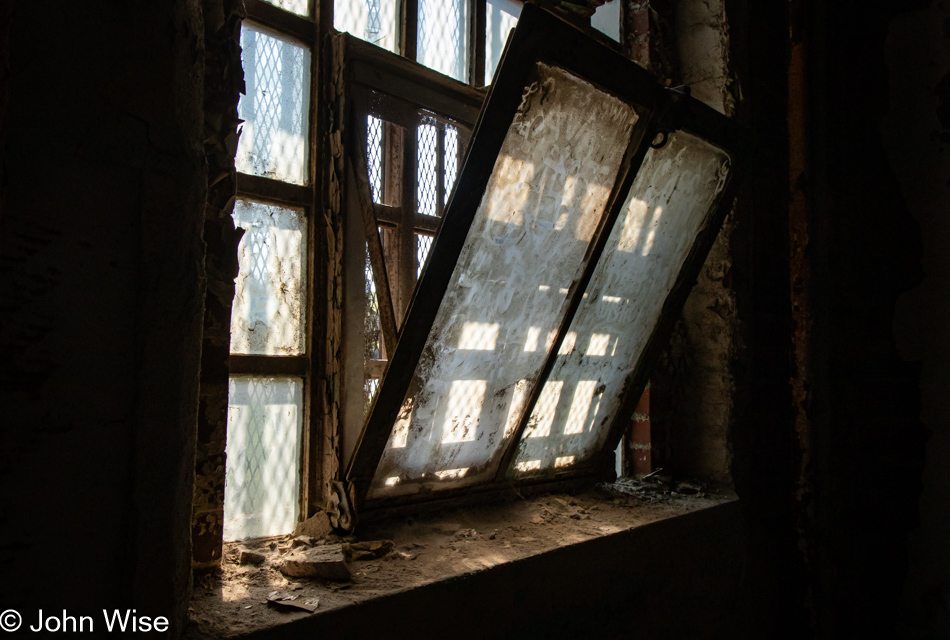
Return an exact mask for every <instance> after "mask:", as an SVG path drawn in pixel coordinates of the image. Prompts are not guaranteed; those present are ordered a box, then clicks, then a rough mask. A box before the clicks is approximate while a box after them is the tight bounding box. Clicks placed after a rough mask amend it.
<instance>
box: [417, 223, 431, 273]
mask: <svg viewBox="0 0 950 640" xmlns="http://www.w3.org/2000/svg"><path fill="white" fill-rule="evenodd" d="M431 248H432V236H426V235H423V234H421V233H417V234H416V278H418V277H419V276H421V275H422V267H424V266H425V265H426V258H428V257H429V249H431Z"/></svg>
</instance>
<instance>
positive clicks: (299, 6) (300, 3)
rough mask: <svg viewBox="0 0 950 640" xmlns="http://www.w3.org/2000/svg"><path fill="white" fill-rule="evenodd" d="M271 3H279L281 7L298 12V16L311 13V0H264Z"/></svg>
mask: <svg viewBox="0 0 950 640" xmlns="http://www.w3.org/2000/svg"><path fill="white" fill-rule="evenodd" d="M264 2H269V3H270V4H273V5H277V6H278V7H280V8H281V9H284V10H286V11H290V12H291V13H296V14H297V15H298V16H308V15H310V8H309V7H308V5H309V4H310V0H264Z"/></svg>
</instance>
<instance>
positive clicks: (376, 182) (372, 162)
mask: <svg viewBox="0 0 950 640" xmlns="http://www.w3.org/2000/svg"><path fill="white" fill-rule="evenodd" d="M366 150H367V169H368V171H369V185H370V189H371V190H372V191H373V202H375V203H377V204H379V203H381V202H382V201H383V199H382V197H383V121H382V120H380V119H379V118H374V117H373V116H367V117H366Z"/></svg>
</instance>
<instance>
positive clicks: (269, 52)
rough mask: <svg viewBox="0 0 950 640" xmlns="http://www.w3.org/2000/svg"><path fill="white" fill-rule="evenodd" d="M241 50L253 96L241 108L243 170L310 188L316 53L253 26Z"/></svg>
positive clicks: (242, 101) (245, 30) (244, 98)
mask: <svg viewBox="0 0 950 640" xmlns="http://www.w3.org/2000/svg"><path fill="white" fill-rule="evenodd" d="M241 47H242V48H243V54H242V61H243V64H244V75H245V82H246V88H247V95H246V96H242V97H241V99H240V102H239V103H238V113H239V115H240V117H241V119H242V120H244V121H245V122H244V125H243V127H242V130H241V137H240V139H239V141H238V150H237V157H236V164H237V169H238V171H241V172H243V173H249V174H252V175H258V176H265V177H268V178H273V179H275V180H283V181H285V182H293V183H296V184H304V183H305V182H306V155H307V144H306V141H307V136H308V131H309V127H308V124H307V115H308V111H309V98H308V95H309V91H310V86H309V85H310V52H309V51H308V50H307V49H305V48H304V47H300V46H297V45H295V44H292V43H290V42H287V41H285V40H282V39H281V38H279V37H276V36H272V35H270V34H269V33H265V32H264V31H261V30H258V29H257V28H255V27H254V26H253V25H245V26H244V27H243V29H242V31H241Z"/></svg>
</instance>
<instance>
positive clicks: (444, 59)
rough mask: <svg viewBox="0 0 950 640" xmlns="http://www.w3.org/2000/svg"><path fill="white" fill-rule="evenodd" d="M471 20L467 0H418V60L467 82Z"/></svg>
mask: <svg viewBox="0 0 950 640" xmlns="http://www.w3.org/2000/svg"><path fill="white" fill-rule="evenodd" d="M468 21H469V16H468V2H467V1H466V0H419V23H418V24H419V28H418V44H417V47H418V55H417V56H416V60H418V61H419V62H420V63H422V64H424V65H425V66H427V67H429V68H430V69H435V70H436V71H438V72H440V73H444V74H445V75H447V76H450V77H452V78H455V79H456V80H460V81H461V82H466V80H467V76H468V28H469V22H468Z"/></svg>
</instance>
